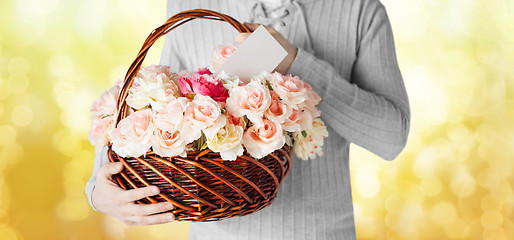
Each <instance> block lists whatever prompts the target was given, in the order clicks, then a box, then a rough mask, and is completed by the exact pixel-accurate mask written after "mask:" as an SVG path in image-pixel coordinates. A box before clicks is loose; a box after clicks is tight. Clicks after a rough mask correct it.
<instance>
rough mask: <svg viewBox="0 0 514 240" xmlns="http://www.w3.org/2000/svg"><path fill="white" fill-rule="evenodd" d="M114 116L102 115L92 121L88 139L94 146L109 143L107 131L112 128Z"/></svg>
mask: <svg viewBox="0 0 514 240" xmlns="http://www.w3.org/2000/svg"><path fill="white" fill-rule="evenodd" d="M115 118H116V117H115V116H109V117H104V118H101V119H97V120H94V121H93V124H92V125H91V129H90V130H89V136H88V139H89V141H90V142H91V144H93V145H94V146H95V147H103V146H105V145H107V144H108V143H109V134H108V132H109V131H110V130H112V129H113V128H114V120H115Z"/></svg>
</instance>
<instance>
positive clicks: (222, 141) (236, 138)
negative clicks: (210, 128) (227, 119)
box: [207, 124, 243, 160]
mask: <svg viewBox="0 0 514 240" xmlns="http://www.w3.org/2000/svg"><path fill="white" fill-rule="evenodd" d="M242 139H243V128H242V127H241V126H236V125H233V124H227V125H225V126H224V127H222V128H220V129H219V131H218V132H217V133H216V134H214V135H213V136H211V137H210V138H207V146H208V147H209V149H211V150H212V151H214V152H219V153H220V155H221V158H222V159H223V160H236V159H237V156H241V155H242V154H243V146H242V145H241V140H242Z"/></svg>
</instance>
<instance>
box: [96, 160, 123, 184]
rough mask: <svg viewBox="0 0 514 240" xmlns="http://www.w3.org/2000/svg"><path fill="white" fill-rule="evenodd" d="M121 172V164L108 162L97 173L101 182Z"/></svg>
mask: <svg viewBox="0 0 514 240" xmlns="http://www.w3.org/2000/svg"><path fill="white" fill-rule="evenodd" d="M121 170H123V164H122V163H120V162H115V163H114V162H109V163H107V164H105V165H104V166H103V167H102V168H101V169H100V171H99V172H98V177H99V178H100V179H103V180H108V179H110V178H111V176H112V175H114V174H117V173H119V172H121Z"/></svg>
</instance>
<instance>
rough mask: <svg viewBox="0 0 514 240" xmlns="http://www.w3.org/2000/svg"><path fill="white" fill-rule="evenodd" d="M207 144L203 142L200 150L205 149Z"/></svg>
mask: <svg viewBox="0 0 514 240" xmlns="http://www.w3.org/2000/svg"><path fill="white" fill-rule="evenodd" d="M208 147H209V146H207V142H204V143H203V145H202V147H201V148H200V151H202V150H204V149H207V148H208Z"/></svg>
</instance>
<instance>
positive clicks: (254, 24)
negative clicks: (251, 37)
mask: <svg viewBox="0 0 514 240" xmlns="http://www.w3.org/2000/svg"><path fill="white" fill-rule="evenodd" d="M243 24H244V25H245V26H246V27H248V28H249V29H250V30H251V31H252V32H253V31H255V29H257V28H258V27H259V26H260V25H261V24H258V23H249V22H245V23H243Z"/></svg>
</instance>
